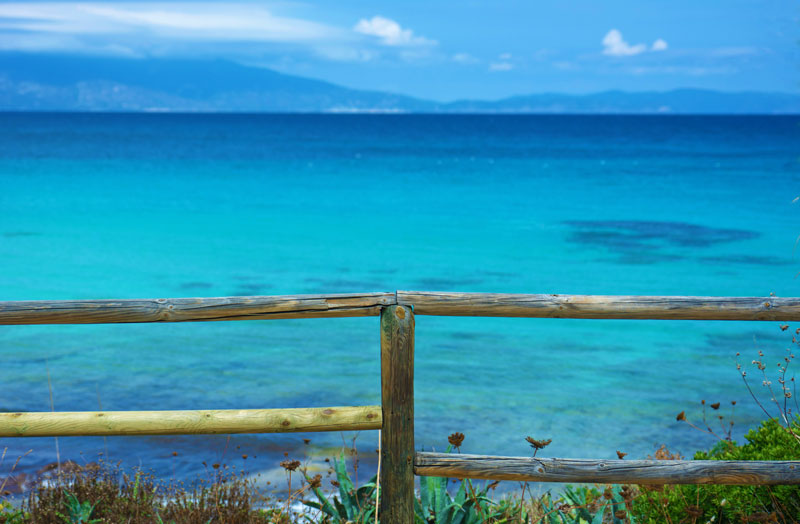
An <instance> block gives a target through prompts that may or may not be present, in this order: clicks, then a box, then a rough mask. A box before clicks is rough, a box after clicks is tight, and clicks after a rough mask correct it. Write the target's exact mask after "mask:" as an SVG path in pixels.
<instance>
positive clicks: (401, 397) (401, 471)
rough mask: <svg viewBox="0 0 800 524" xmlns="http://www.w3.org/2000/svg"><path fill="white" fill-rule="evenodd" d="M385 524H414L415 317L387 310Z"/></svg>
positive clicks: (383, 446)
mask: <svg viewBox="0 0 800 524" xmlns="http://www.w3.org/2000/svg"><path fill="white" fill-rule="evenodd" d="M381 405H382V409H383V429H382V430H381V462H382V466H381V479H380V485H381V507H380V520H381V523H382V524H409V523H413V522H414V312H413V311H412V309H411V308H410V307H408V306H389V307H385V308H383V309H382V310H381Z"/></svg>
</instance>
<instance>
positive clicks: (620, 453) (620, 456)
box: [617, 451, 627, 460]
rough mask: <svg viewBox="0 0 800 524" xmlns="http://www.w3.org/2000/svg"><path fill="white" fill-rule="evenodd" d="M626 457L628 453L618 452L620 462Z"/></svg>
mask: <svg viewBox="0 0 800 524" xmlns="http://www.w3.org/2000/svg"><path fill="white" fill-rule="evenodd" d="M625 455H627V453H623V452H621V451H617V456H618V457H619V459H620V460H622V459H624V458H625Z"/></svg>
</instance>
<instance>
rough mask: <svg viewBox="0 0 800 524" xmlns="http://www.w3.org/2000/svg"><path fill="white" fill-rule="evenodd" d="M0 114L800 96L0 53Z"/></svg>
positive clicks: (759, 107)
mask: <svg viewBox="0 0 800 524" xmlns="http://www.w3.org/2000/svg"><path fill="white" fill-rule="evenodd" d="M0 110H2V111H133V112H144V111H169V112H311V113H321V112H325V113H336V112H341V113H349V112H353V113H361V112H363V113H369V112H376V113H389V112H397V113H598V114H613V113H625V114H655V113H675V114H687V113H705V114H709V113H710V114H721V113H731V114H748V113H749V114H794V113H800V95H795V94H787V93H761V92H740V93H723V92H719V91H710V90H701V89H677V90H673V91H665V92H624V91H605V92H602V93H595V94H589V95H565V94H533V95H525V96H514V97H510V98H504V99H501V100H494V101H483V100H463V101H456V102H450V103H438V102H433V101H429V100H422V99H419V98H413V97H408V96H402V95H396V94H391V93H384V92H379V91H362V90H357V89H348V88H345V87H341V86H337V85H335V84H331V83H329V82H324V81H320V80H313V79H309V78H302V77H298V76H292V75H286V74H282V73H278V72H276V71H272V70H269V69H263V68H257V67H248V66H244V65H240V64H237V63H234V62H229V61H223V60H205V61H203V60H175V59H142V60H136V59H123V58H106V57H90V56H74V55H41V54H26V53H0Z"/></svg>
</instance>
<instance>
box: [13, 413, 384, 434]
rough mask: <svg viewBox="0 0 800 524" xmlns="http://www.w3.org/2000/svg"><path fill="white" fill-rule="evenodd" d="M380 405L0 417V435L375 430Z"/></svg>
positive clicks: (14, 415)
mask: <svg viewBox="0 0 800 524" xmlns="http://www.w3.org/2000/svg"><path fill="white" fill-rule="evenodd" d="M381 424H382V416H381V407H380V406H358V407H332V408H295V409H220V410H198V411H58V412H24V413H0V437H70V436H101V435H102V436H112V435H195V434H226V435H227V434H231V433H295V432H300V431H304V432H305V431H309V432H310V431H359V430H368V429H381Z"/></svg>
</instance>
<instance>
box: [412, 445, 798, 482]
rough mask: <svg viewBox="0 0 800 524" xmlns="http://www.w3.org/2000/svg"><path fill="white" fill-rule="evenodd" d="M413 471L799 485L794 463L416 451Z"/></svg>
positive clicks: (500, 477) (582, 479) (524, 477)
mask: <svg viewBox="0 0 800 524" xmlns="http://www.w3.org/2000/svg"><path fill="white" fill-rule="evenodd" d="M414 473H416V474H417V475H421V476H426V477H454V478H472V479H486V480H515V481H523V482H575V483H599V484H651V485H652V484H657V485H663V484H740V485H778V484H800V461H779V460H774V461H760V460H739V461H733V460H591V459H559V458H538V457H537V458H529V457H493V456H487V455H461V454H459V455H453V454H449V453H417V454H416V455H415V459H414Z"/></svg>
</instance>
